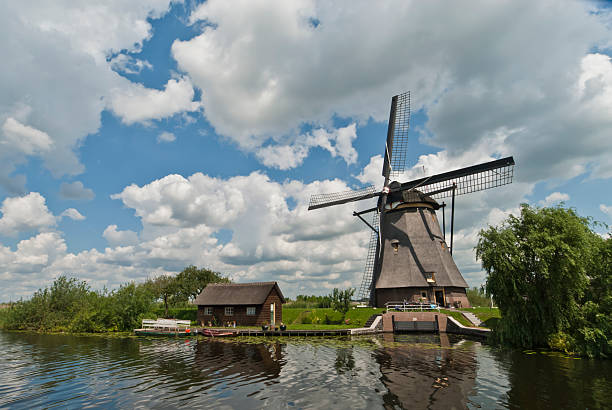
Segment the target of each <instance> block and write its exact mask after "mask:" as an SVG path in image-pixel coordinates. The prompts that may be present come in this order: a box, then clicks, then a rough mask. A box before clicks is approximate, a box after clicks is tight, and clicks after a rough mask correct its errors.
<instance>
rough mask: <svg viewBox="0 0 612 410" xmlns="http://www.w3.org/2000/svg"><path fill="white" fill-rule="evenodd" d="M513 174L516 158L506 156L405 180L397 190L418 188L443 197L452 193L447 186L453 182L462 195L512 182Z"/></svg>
mask: <svg viewBox="0 0 612 410" xmlns="http://www.w3.org/2000/svg"><path fill="white" fill-rule="evenodd" d="M513 176H514V158H512V157H506V158H502V159H498V160H495V161H490V162H485V163H483V164H478V165H473V166H471V167H465V168H461V169H458V170H455V171H450V172H444V173H442V174H436V175H432V176H429V177H425V178H420V179H416V180H414V181H409V182H404V183H403V184H401V186H400V188H399V189H397V190H398V191H405V190H409V189H418V190H419V191H421V192H423V193H425V194H427V193H430V192H432V194H431V196H432V197H433V198H435V199H441V198H447V197H450V196H451V195H452V190H451V189H445V188H451V187H452V186H453V184H455V185H456V188H455V195H462V194H469V193H472V192H478V191H484V190H485V189H490V188H495V187H498V186H502V185H507V184H510V183H512V178H513ZM434 192H435V193H434Z"/></svg>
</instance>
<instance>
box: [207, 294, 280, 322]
mask: <svg viewBox="0 0 612 410" xmlns="http://www.w3.org/2000/svg"><path fill="white" fill-rule="evenodd" d="M272 303H275V304H276V306H275V314H274V320H275V321H276V326H279V325H280V323H281V321H282V319H283V304H282V302H281V298H280V296H279V294H278V292H277V291H276V288H273V289H272V291H271V292H270V294H269V295H268V297H267V298H266V300H265V302H264V303H263V304H261V305H231V304H228V305H223V306H212V308H213V315H214V316H215V318H216V319H217V322H218V324H219V325H220V326H225V324H226V323H227V322H234V321H236V325H237V326H261V325H263V324H265V323H268V324H269V323H270V305H271V304H272ZM226 306H227V307H230V306H231V307H233V308H234V314H233V315H232V316H225V307H226ZM205 307H206V305H198V322H200V324H201V325H202V326H207V325H208V322H209V321H210V322H212V321H213V315H205V314H204V308H205ZM247 307H255V315H247V314H246V312H247Z"/></svg>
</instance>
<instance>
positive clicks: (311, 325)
mask: <svg viewBox="0 0 612 410" xmlns="http://www.w3.org/2000/svg"><path fill="white" fill-rule="evenodd" d="M383 311H384V309H373V308H354V309H350V310H349V311H348V312H346V314H344V315H343V314H342V313H341V312H336V311H334V310H333V309H330V308H306V309H303V308H283V323H285V324H286V325H287V327H288V328H291V329H327V328H329V329H331V328H332V327H322V328H319V327H318V326H334V327H333V328H335V329H346V328H353V327H363V326H364V325H365V322H366V321H367V320H368V319H369V318H370V316H372V315H373V314H374V313H382V312H383ZM347 320H348V323H347ZM296 326H299V327H296Z"/></svg>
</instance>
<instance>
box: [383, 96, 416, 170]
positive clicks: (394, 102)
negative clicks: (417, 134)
mask: <svg viewBox="0 0 612 410" xmlns="http://www.w3.org/2000/svg"><path fill="white" fill-rule="evenodd" d="M409 129H410V91H407V92H405V93H403V94H400V95H396V96H394V97H393V98H392V99H391V112H390V113H389V127H388V129H387V142H386V144H385V162H384V163H383V171H382V175H383V177H385V178H389V177H391V176H397V175H400V174H402V173H403V172H404V171H405V168H406V155H407V154H408V131H409Z"/></svg>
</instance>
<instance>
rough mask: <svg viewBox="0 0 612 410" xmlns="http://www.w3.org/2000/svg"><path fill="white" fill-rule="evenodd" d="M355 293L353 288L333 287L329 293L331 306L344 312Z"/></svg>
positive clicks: (346, 310)
mask: <svg viewBox="0 0 612 410" xmlns="http://www.w3.org/2000/svg"><path fill="white" fill-rule="evenodd" d="M354 293H355V289H353V288H348V289H345V290H339V289H338V288H334V290H333V291H332V293H330V294H329V297H330V299H331V307H332V309H334V310H336V311H338V312H342V313H346V312H348V310H349V309H350V307H351V298H352V297H353V294H354Z"/></svg>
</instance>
